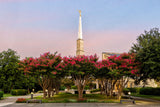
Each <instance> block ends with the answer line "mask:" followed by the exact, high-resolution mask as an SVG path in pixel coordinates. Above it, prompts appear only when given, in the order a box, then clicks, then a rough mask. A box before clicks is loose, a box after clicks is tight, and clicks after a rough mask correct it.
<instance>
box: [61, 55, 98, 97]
mask: <svg viewBox="0 0 160 107" xmlns="http://www.w3.org/2000/svg"><path fill="white" fill-rule="evenodd" d="M97 60H98V57H97V56H96V55H94V56H92V55H91V56H85V55H83V56H76V57H64V58H63V64H64V66H65V70H67V71H68V72H69V73H70V75H71V76H72V78H73V79H74V82H75V85H76V86H77V88H78V95H79V96H78V97H79V99H82V98H83V90H84V88H85V86H86V84H87V83H88V81H89V79H90V77H91V76H93V74H94V73H95V70H96V67H95V65H96V62H97Z"/></svg>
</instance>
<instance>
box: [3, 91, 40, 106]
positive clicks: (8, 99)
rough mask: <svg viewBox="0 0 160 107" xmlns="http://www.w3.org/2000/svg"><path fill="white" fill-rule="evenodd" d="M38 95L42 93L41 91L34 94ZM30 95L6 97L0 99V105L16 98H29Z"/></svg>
mask: <svg viewBox="0 0 160 107" xmlns="http://www.w3.org/2000/svg"><path fill="white" fill-rule="evenodd" d="M40 95H42V93H39V94H34V96H40ZM30 97H31V95H25V96H13V97H6V98H4V99H3V100H0V107H3V106H5V105H10V104H13V103H15V102H16V100H17V99H18V98H30Z"/></svg>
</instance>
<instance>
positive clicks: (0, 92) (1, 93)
mask: <svg viewBox="0 0 160 107" xmlns="http://www.w3.org/2000/svg"><path fill="white" fill-rule="evenodd" d="M2 97H3V91H0V99H1V98H2Z"/></svg>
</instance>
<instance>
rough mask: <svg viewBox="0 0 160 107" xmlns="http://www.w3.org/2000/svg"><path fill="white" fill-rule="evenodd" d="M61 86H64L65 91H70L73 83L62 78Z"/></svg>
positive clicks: (69, 79) (68, 79)
mask: <svg viewBox="0 0 160 107" xmlns="http://www.w3.org/2000/svg"><path fill="white" fill-rule="evenodd" d="M61 84H62V85H64V86H65V87H66V88H67V89H70V88H71V86H72V85H74V82H73V80H72V79H71V78H64V79H62V83H61Z"/></svg>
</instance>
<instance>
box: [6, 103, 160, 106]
mask: <svg viewBox="0 0 160 107" xmlns="http://www.w3.org/2000/svg"><path fill="white" fill-rule="evenodd" d="M4 107H5V106H4ZM6 107H160V104H131V103H127V104H119V103H44V104H35V103H31V104H26V103H25V104H24V103H14V104H11V105H8V106H6Z"/></svg>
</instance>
